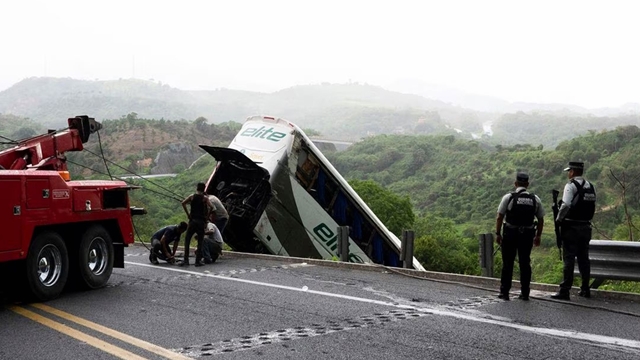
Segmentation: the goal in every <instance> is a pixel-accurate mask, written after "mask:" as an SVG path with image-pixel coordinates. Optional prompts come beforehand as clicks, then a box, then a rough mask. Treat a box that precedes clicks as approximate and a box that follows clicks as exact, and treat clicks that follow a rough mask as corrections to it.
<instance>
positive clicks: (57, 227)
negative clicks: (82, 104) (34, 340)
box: [0, 115, 145, 301]
mask: <svg viewBox="0 0 640 360" xmlns="http://www.w3.org/2000/svg"><path fill="white" fill-rule="evenodd" d="M68 124H69V127H68V128H65V129H63V130H59V131H49V133H47V134H44V135H39V136H35V137H32V138H28V139H23V140H20V141H19V143H18V144H17V145H16V146H14V147H12V148H9V149H5V150H3V151H0V191H1V193H2V196H0V224H2V225H1V228H2V231H1V236H0V265H3V264H2V263H9V262H12V263H13V264H15V265H16V266H17V267H18V268H19V269H21V271H20V273H19V274H17V275H18V276H21V277H22V278H23V280H24V282H23V284H24V285H25V287H26V290H27V291H28V292H30V293H31V294H32V295H33V296H34V297H35V299H36V300H39V301H47V300H50V299H53V298H56V297H57V296H59V295H60V293H61V292H62V290H63V289H64V287H65V285H66V284H67V283H71V282H73V283H74V284H77V285H79V286H80V287H83V288H87V289H95V288H99V287H103V286H105V285H106V284H107V281H108V280H109V278H110V277H111V273H112V271H113V267H118V268H122V267H124V248H125V247H126V246H128V245H129V244H131V243H133V241H134V228H133V222H132V218H131V217H132V215H138V214H144V213H145V211H144V209H141V208H135V207H131V206H130V204H129V193H128V191H129V190H130V189H132V187H131V186H129V185H127V184H126V183H125V182H123V181H102V180H91V181H85V180H82V181H71V180H70V176H69V172H68V169H67V164H66V157H65V155H64V153H65V152H67V151H81V150H82V149H83V144H84V143H86V142H87V141H88V139H89V135H90V134H92V133H94V132H96V131H98V130H100V129H101V128H102V125H101V124H100V123H99V122H97V121H95V119H93V118H89V117H88V116H86V115H83V116H77V117H74V118H70V119H68ZM6 275H8V274H6ZM12 275H13V274H12ZM13 276H15V275H13Z"/></svg>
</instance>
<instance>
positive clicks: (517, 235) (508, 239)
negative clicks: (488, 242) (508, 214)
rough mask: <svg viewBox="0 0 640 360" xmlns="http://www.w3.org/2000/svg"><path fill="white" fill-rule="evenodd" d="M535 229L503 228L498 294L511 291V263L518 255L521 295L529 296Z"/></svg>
mask: <svg viewBox="0 0 640 360" xmlns="http://www.w3.org/2000/svg"><path fill="white" fill-rule="evenodd" d="M534 236H535V229H523V231H522V232H520V230H519V229H516V228H507V227H505V228H504V231H503V237H502V276H501V278H500V292H501V293H503V294H507V293H508V292H509V290H511V279H512V278H513V263H514V262H515V260H516V254H518V259H519V264H520V286H521V288H522V293H523V294H525V295H529V285H530V284H531V248H533V237H534Z"/></svg>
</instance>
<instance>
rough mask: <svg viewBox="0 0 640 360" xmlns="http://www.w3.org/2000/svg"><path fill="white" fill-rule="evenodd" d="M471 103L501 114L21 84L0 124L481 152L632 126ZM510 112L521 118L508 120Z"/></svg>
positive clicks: (372, 97)
mask: <svg viewBox="0 0 640 360" xmlns="http://www.w3.org/2000/svg"><path fill="white" fill-rule="evenodd" d="M430 94H431V93H430ZM435 94H436V93H433V94H431V95H434V96H435ZM454 95H455V96H457V95H456V94H453V95H452V96H454ZM474 99H475V100H473V99H472V100H473V101H472V102H471V103H473V102H475V103H476V104H477V103H481V102H486V105H487V106H488V107H487V109H488V108H491V107H492V106H494V105H495V106H502V107H503V108H504V109H506V110H504V111H506V112H502V113H501V112H495V111H493V112H483V111H475V110H469V109H465V108H462V107H460V106H454V105H452V104H450V103H447V102H444V101H440V100H434V99H429V98H426V97H423V96H419V95H414V94H404V93H400V92H395V91H389V90H386V89H383V88H381V87H378V86H372V85H367V84H359V83H348V84H328V83H323V84H316V85H300V86H294V87H291V88H287V89H283V90H280V91H277V92H273V93H258V92H250V91H241V90H229V89H217V90H212V91H186V90H180V89H176V88H172V87H170V86H168V85H166V84H162V83H159V82H154V81H145V80H137V79H121V80H115V81H84V80H74V79H59V78H29V79H25V80H23V81H21V82H19V83H17V84H15V85H14V86H12V87H11V88H9V89H7V90H5V91H2V92H0V114H5V115H6V116H9V115H14V116H19V117H27V118H30V119H32V120H33V121H35V122H37V123H39V124H43V125H44V126H47V127H62V126H64V125H65V121H66V119H67V118H68V117H69V116H74V115H78V114H89V115H90V116H93V117H95V118H96V119H98V120H104V119H119V118H121V117H123V116H127V114H132V113H135V114H137V116H138V117H139V118H143V119H158V120H161V119H162V120H165V121H182V120H186V121H193V120H194V119H197V118H199V117H204V118H206V119H208V121H209V122H210V123H213V124H219V123H223V122H229V121H234V122H242V121H243V120H244V119H245V118H247V117H248V116H251V115H256V114H268V115H273V116H278V117H283V118H285V119H288V120H290V121H292V122H294V123H296V124H297V125H299V126H300V127H302V128H313V129H316V130H317V131H319V132H320V133H322V135H323V136H324V137H325V138H332V139H335V140H347V141H357V140H360V139H362V138H364V137H367V136H374V135H381V134H411V135H437V134H439V135H455V136H456V137H457V138H461V139H474V138H475V139H478V138H479V139H482V141H483V142H486V143H488V144H491V145H502V146H512V145H516V144H532V145H534V146H538V145H542V146H543V148H544V149H552V148H554V147H555V146H557V145H558V144H559V143H560V142H562V141H564V140H569V139H571V138H574V137H576V136H580V135H584V134H588V133H589V131H601V130H605V129H609V130H611V129H614V128H615V127H616V126H622V125H640V115H639V114H640V113H639V112H638V111H637V110H638V106H639V105H638V104H625V105H624V106H623V107H621V108H618V109H604V110H602V109H601V110H602V111H599V112H598V113H599V114H600V115H592V114H590V113H589V110H587V109H583V108H579V107H575V106H570V105H565V104H525V103H523V104H519V103H513V104H506V105H505V104H504V103H503V102H500V101H498V100H497V99H494V98H488V97H480V98H474ZM470 101H471V100H470ZM505 106H506V107H505ZM518 108H521V109H525V110H526V111H524V112H523V111H515V109H518ZM605 110H606V111H605Z"/></svg>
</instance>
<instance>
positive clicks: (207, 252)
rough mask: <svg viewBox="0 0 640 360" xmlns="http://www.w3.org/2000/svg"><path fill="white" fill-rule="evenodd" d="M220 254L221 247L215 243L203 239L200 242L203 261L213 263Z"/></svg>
mask: <svg viewBox="0 0 640 360" xmlns="http://www.w3.org/2000/svg"><path fill="white" fill-rule="evenodd" d="M221 253H222V245H221V244H218V243H217V242H215V241H213V240H211V239H209V238H205V239H204V241H203V242H202V256H203V257H204V261H205V263H206V262H210V263H213V262H215V261H216V260H217V259H218V257H219V256H220V254H221Z"/></svg>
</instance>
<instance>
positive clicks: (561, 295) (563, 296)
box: [551, 290, 571, 301]
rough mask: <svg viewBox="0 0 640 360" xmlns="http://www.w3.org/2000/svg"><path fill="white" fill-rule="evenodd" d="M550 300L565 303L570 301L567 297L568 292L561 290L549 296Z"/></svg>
mask: <svg viewBox="0 0 640 360" xmlns="http://www.w3.org/2000/svg"><path fill="white" fill-rule="evenodd" d="M551 298H552V299H555V300H567V301H569V300H571V297H570V296H569V292H568V291H562V290H560V291H558V292H557V293H555V294H553V295H551Z"/></svg>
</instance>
